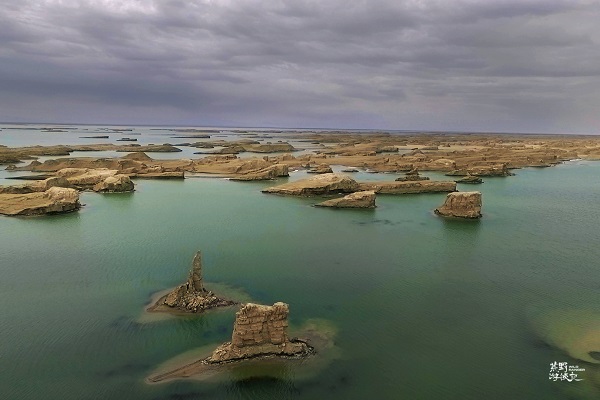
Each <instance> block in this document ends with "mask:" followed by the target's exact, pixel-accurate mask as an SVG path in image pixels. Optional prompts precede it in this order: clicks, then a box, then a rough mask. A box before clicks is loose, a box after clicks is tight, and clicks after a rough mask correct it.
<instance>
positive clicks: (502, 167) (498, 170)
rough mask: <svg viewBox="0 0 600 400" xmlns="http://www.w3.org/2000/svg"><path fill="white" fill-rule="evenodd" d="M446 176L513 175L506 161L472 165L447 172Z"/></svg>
mask: <svg viewBox="0 0 600 400" xmlns="http://www.w3.org/2000/svg"><path fill="white" fill-rule="evenodd" d="M446 175H448V176H469V175H473V176H513V175H514V174H513V173H512V172H510V170H509V169H508V165H507V164H506V163H503V164H497V165H484V166H474V167H471V168H467V169H457V170H454V171H452V172H448V173H447V174H446Z"/></svg>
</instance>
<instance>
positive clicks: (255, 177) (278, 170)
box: [230, 164, 290, 181]
mask: <svg viewBox="0 0 600 400" xmlns="http://www.w3.org/2000/svg"><path fill="white" fill-rule="evenodd" d="M289 175H290V173H289V168H288V166H287V165H286V164H274V165H271V166H270V167H266V168H263V169H260V170H258V171H252V172H248V173H246V174H244V175H239V176H235V177H233V178H230V179H231V180H232V181H264V180H270V179H275V178H277V177H280V176H289Z"/></svg>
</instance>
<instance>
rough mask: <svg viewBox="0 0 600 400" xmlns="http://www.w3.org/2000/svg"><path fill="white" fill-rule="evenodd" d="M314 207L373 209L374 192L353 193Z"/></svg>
mask: <svg viewBox="0 0 600 400" xmlns="http://www.w3.org/2000/svg"><path fill="white" fill-rule="evenodd" d="M316 206H317V207H333V208H375V207H376V206H375V192H374V191H372V190H367V191H364V192H354V193H350V194H348V195H346V196H344V197H342V198H339V199H331V200H327V201H324V202H322V203H319V204H316Z"/></svg>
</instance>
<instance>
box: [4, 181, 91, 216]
mask: <svg viewBox="0 0 600 400" xmlns="http://www.w3.org/2000/svg"><path fill="white" fill-rule="evenodd" d="M80 207H81V204H80V203H79V193H78V192H77V190H75V189H69V188H62V187H51V188H50V189H48V190H46V191H45V192H34V193H27V194H0V214H4V215H43V214H61V213H67V212H71V211H75V210H78V209H79V208H80Z"/></svg>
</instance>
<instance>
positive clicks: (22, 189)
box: [0, 177, 71, 194]
mask: <svg viewBox="0 0 600 400" xmlns="http://www.w3.org/2000/svg"><path fill="white" fill-rule="evenodd" d="M55 186H56V187H66V188H68V187H71V184H70V183H69V181H67V180H66V179H65V178H62V177H51V178H47V179H44V180H40V181H33V182H28V183H25V184H23V185H11V186H0V193H5V194H25V193H35V192H45V191H46V190H48V189H50V188H51V187H55Z"/></svg>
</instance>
